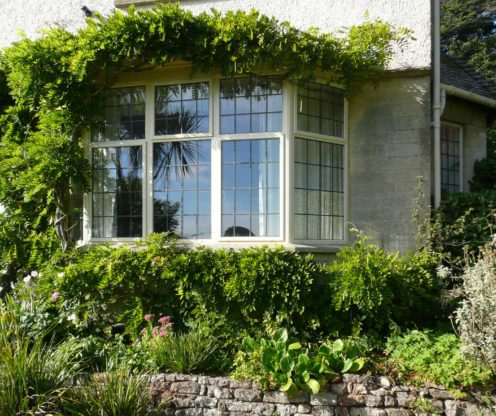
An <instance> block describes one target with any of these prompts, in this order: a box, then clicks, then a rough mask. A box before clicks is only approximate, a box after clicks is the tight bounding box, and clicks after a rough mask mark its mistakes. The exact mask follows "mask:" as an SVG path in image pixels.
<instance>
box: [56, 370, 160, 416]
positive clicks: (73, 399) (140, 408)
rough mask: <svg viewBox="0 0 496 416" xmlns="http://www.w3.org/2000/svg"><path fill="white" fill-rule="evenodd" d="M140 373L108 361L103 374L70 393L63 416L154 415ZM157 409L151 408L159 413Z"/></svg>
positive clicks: (148, 393) (95, 376)
mask: <svg viewBox="0 0 496 416" xmlns="http://www.w3.org/2000/svg"><path fill="white" fill-rule="evenodd" d="M143 375H144V374H142V373H136V372H133V371H132V370H130V369H129V368H128V367H126V366H125V365H123V364H122V363H114V362H112V361H109V362H108V364H107V370H106V371H105V372H104V373H99V374H95V375H94V376H93V378H92V379H90V380H86V381H83V382H82V383H81V385H80V386H78V387H77V388H74V389H73V390H71V396H70V400H68V401H67V403H66V404H65V406H64V411H65V413H64V414H66V415H74V416H95V415H101V416H120V415H126V416H127V415H129V416H145V415H150V414H155V413H154V412H151V411H150V410H149V409H148V407H149V405H150V399H151V395H150V391H149V389H148V388H147V386H146V385H145V384H144V381H143ZM159 410H160V409H154V411H157V412H158V411H159Z"/></svg>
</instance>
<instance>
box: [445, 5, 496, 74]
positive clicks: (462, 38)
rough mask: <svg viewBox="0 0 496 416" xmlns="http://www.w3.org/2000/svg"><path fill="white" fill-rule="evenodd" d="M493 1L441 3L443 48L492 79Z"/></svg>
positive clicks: (495, 53) (495, 69)
mask: <svg viewBox="0 0 496 416" xmlns="http://www.w3.org/2000/svg"><path fill="white" fill-rule="evenodd" d="M495 6H496V2H495V1H494V0H442V2H441V36H442V46H443V49H444V50H445V51H446V52H447V53H448V54H450V55H452V56H455V57H458V58H461V59H463V60H464V61H466V62H468V63H470V64H471V65H472V66H473V67H474V68H475V69H476V70H477V71H478V72H479V73H481V74H482V75H483V76H485V77H486V78H489V79H491V78H492V79H496V66H495V62H496V61H495V58H496V49H495V47H494V45H495V42H494V41H495V39H496V31H495V29H496V24H495V22H496V8H495Z"/></svg>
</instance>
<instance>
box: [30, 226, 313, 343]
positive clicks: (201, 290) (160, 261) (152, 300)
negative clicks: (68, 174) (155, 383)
mask: <svg viewBox="0 0 496 416" xmlns="http://www.w3.org/2000/svg"><path fill="white" fill-rule="evenodd" d="M318 269H319V268H318V266H316V265H315V264H314V263H313V262H312V260H311V257H309V256H302V255H299V254H297V253H293V252H288V251H284V250H283V249H279V248H278V249H269V248H267V247H263V248H253V249H248V250H242V251H239V252H234V251H227V250H219V251H213V250H211V249H207V248H200V249H198V250H191V251H186V252H183V251H181V250H180V249H179V248H178V247H177V246H176V245H175V243H174V241H171V240H168V239H167V238H166V237H164V236H163V235H153V236H152V237H151V238H150V239H149V240H148V241H147V244H143V245H141V246H138V247H137V248H136V249H132V248H129V247H120V248H116V247H110V246H107V245H99V246H95V247H90V248H88V250H87V252H81V251H77V252H74V253H73V254H70V255H66V256H64V257H61V258H60V260H59V261H58V262H57V263H53V264H49V265H48V266H47V267H46V268H45V269H44V270H42V273H41V275H42V276H41V277H40V278H39V279H38V281H37V283H36V285H35V290H36V291H37V293H38V297H41V298H43V299H49V302H50V303H51V305H52V306H53V307H55V308H56V309H57V310H58V313H59V320H60V321H63V322H64V323H65V324H67V327H68V330H69V331H72V332H73V333H75V334H79V335H88V334H89V335H92V334H93V335H98V336H108V335H109V334H110V333H112V331H114V332H115V330H116V326H118V324H123V325H124V328H125V331H126V333H127V334H128V335H129V336H130V337H131V338H134V339H136V338H137V334H138V332H139V328H140V326H141V324H142V317H143V315H144V313H151V314H155V315H158V314H160V313H161V312H162V311H164V310H165V311H169V312H170V313H171V316H172V318H173V320H174V323H175V325H176V327H177V328H178V330H179V331H184V330H186V328H187V326H186V324H187V323H188V322H189V321H191V320H193V321H195V322H197V323H198V324H199V325H201V326H202V330H203V331H204V332H209V333H211V334H218V335H221V336H225V339H224V341H226V342H229V340H232V339H235V338H240V337H242V336H243V335H248V334H250V335H256V334H257V333H262V332H263V331H266V330H269V329H270V328H273V327H274V326H276V325H279V324H287V326H289V327H290V328H291V329H292V330H293V331H294V332H296V333H302V332H305V331H307V330H308V322H309V321H311V320H312V319H313V317H312V316H310V314H309V312H308V311H307V305H311V304H312V303H315V302H314V300H313V299H311V298H310V296H311V294H312V292H311V291H312V285H313V281H314V278H315V276H316V274H317V273H318ZM52 298H53V300H52ZM230 335H232V337H231V336H230Z"/></svg>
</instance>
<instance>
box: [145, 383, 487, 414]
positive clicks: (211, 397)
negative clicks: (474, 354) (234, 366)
mask: <svg viewBox="0 0 496 416" xmlns="http://www.w3.org/2000/svg"><path fill="white" fill-rule="evenodd" d="M150 385H151V388H152V394H153V401H154V403H156V404H158V403H160V401H161V400H162V399H167V398H172V402H171V407H170V408H168V409H167V410H165V411H164V415H174V416H189V415H191V416H224V415H226V416H227V415H234V416H245V415H246V416H248V415H269V416H272V415H281V416H305V415H317V416H369V415H370V416H410V415H436V414H437V415H440V416H443V415H445V416H478V415H491V414H494V413H493V412H491V411H490V410H489V409H484V408H482V407H480V406H478V405H477V404H475V403H469V402H466V401H458V400H455V398H454V397H453V395H452V394H451V393H450V392H448V391H446V390H444V389H442V388H439V387H435V386H431V387H425V388H415V387H406V386H397V385H395V384H394V383H393V382H392V381H391V380H390V379H389V378H387V377H371V376H357V375H345V376H344V377H343V380H342V382H340V383H335V384H331V385H330V386H329V389H328V391H325V392H321V393H319V394H313V395H310V394H308V393H299V394H298V395H297V396H295V397H292V398H288V397H287V396H286V395H285V394H284V393H281V392H278V391H265V392H264V391H261V390H260V389H259V388H258V386H257V385H256V383H254V382H251V381H242V382H240V381H236V380H232V379H230V378H229V377H206V376H193V375H184V374H160V375H155V376H151V377H150Z"/></svg>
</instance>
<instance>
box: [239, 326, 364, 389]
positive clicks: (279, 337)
mask: <svg viewBox="0 0 496 416" xmlns="http://www.w3.org/2000/svg"><path fill="white" fill-rule="evenodd" d="M243 348H244V349H245V351H247V352H248V353H249V354H251V355H254V356H255V357H258V356H259V357H260V360H261V369H262V370H263V373H264V375H263V377H258V378H259V380H262V381H264V383H265V385H266V386H267V385H270V384H275V385H276V386H277V387H279V390H280V391H282V392H286V393H287V394H288V395H290V396H291V395H294V394H296V393H297V392H298V391H300V390H303V391H308V392H310V393H313V394H316V393H318V392H319V391H320V388H321V387H322V386H323V385H325V384H326V383H327V382H329V381H330V380H333V379H335V378H336V377H338V376H339V375H340V374H342V373H347V372H350V371H352V372H355V371H359V370H360V369H361V368H362V367H363V365H364V360H363V358H357V357H353V356H348V355H346V353H345V349H344V343H343V341H341V340H336V341H334V342H333V343H330V342H324V343H322V344H321V345H319V346H318V347H316V348H315V349H313V350H311V349H309V348H304V347H303V346H302V344H301V343H300V342H298V341H289V340H288V331H287V330H286V329H285V328H281V329H278V330H277V331H275V333H274V335H273V336H272V337H271V338H269V339H268V340H266V339H265V338H261V339H260V340H259V341H258V342H257V341H255V340H254V339H253V338H250V337H246V338H245V339H244V340H243ZM253 369H254V370H257V367H256V366H254V367H253Z"/></svg>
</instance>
